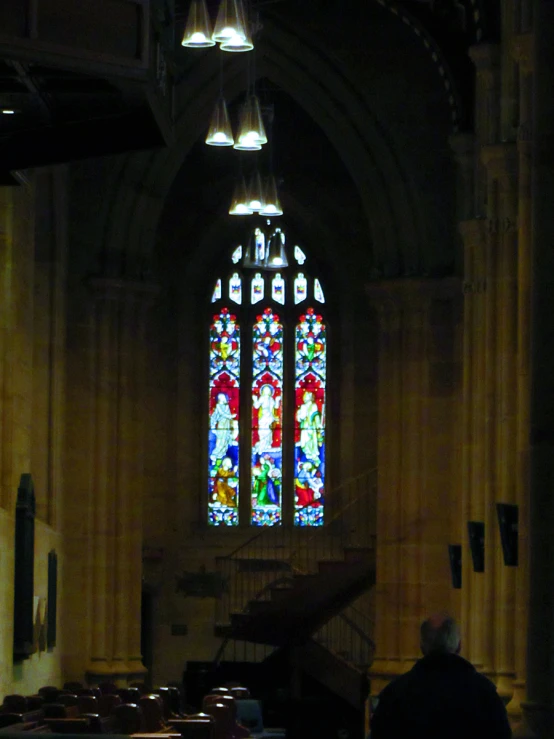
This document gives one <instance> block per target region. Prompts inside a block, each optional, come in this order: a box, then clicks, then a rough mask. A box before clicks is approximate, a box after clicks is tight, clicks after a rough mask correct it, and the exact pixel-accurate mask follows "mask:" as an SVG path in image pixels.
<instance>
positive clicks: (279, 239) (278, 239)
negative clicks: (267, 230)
mask: <svg viewBox="0 0 554 739" xmlns="http://www.w3.org/2000/svg"><path fill="white" fill-rule="evenodd" d="M288 265H289V261H288V259H287V252H286V251H285V234H284V233H283V232H282V231H281V229H280V228H276V229H275V231H274V232H273V234H272V236H271V237H270V239H269V246H268V249H267V258H266V263H265V265H264V266H265V268H266V269H282V268H283V267H288Z"/></svg>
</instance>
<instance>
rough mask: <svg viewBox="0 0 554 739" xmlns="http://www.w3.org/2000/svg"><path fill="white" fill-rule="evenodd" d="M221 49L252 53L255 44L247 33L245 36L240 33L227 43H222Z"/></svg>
mask: <svg viewBox="0 0 554 739" xmlns="http://www.w3.org/2000/svg"><path fill="white" fill-rule="evenodd" d="M219 48H220V49H221V51H236V52H241V51H252V49H253V48H254V44H253V43H252V39H251V38H250V36H249V35H248V33H246V32H245V34H244V36H243V35H242V34H240V33H236V34H235V35H234V36H231V37H230V38H228V39H227V40H226V41H222V43H221V44H220V46H219Z"/></svg>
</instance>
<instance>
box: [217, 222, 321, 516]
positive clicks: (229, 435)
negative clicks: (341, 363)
mask: <svg viewBox="0 0 554 739" xmlns="http://www.w3.org/2000/svg"><path fill="white" fill-rule="evenodd" d="M211 296H212V298H211V311H210V320H209V338H210V346H209V393H208V395H209V403H208V444H207V447H208V479H207V487H208V491H207V492H208V495H207V500H208V504H207V508H208V523H209V525H210V526H239V525H240V526H282V525H294V526H299V527H312V526H322V525H323V523H324V520H325V500H326V499H325V494H326V489H327V478H326V457H327V454H326V452H327V450H326V438H325V423H326V406H327V395H326V393H327V326H326V320H325V317H324V309H325V288H324V285H323V283H322V281H321V280H320V278H319V277H317V276H315V275H313V274H312V273H311V271H310V260H309V258H308V256H307V255H306V253H305V252H304V250H303V249H302V248H301V247H300V246H298V245H290V246H289V244H287V240H286V236H285V233H284V232H283V231H282V230H281V229H280V228H272V227H271V226H270V224H269V223H268V228H265V229H261V228H257V229H255V231H254V233H253V234H252V237H251V239H250V242H249V243H248V244H247V245H246V248H243V247H242V246H238V247H235V248H234V249H233V250H232V251H231V253H230V258H229V268H228V271H227V273H226V274H222V275H219V276H218V278H217V280H215V282H214V284H213V285H212V286H211Z"/></svg>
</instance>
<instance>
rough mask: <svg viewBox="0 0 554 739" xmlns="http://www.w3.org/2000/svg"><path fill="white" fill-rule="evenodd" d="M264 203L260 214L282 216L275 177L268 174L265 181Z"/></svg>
mask: <svg viewBox="0 0 554 739" xmlns="http://www.w3.org/2000/svg"><path fill="white" fill-rule="evenodd" d="M264 194H265V205H264V207H263V208H262V209H261V210H260V215H261V216H282V215H283V209H282V207H281V201H280V200H279V194H278V192H277V183H276V182H275V177H274V176H273V175H269V177H268V178H267V179H266V181H265V188H264Z"/></svg>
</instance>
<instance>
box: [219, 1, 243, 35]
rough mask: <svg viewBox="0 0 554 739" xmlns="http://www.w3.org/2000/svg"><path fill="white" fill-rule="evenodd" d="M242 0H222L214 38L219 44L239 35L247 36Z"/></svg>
mask: <svg viewBox="0 0 554 739" xmlns="http://www.w3.org/2000/svg"><path fill="white" fill-rule="evenodd" d="M244 17H245V16H244V8H243V6H242V0H221V3H220V4H219V10H218V12H217V19H216V21H215V27H214V32H213V34H212V39H213V40H214V41H217V43H218V44H222V43H225V41H228V40H229V39H231V38H234V37H235V36H238V37H239V38H243V39H245V38H246V37H247V33H246V26H245V22H244Z"/></svg>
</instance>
